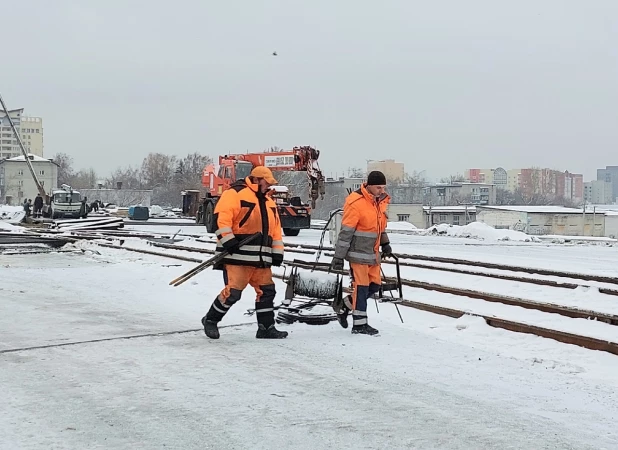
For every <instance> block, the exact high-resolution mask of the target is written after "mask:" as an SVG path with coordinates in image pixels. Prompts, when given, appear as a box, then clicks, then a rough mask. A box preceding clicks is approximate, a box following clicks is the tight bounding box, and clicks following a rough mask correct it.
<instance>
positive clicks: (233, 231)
mask: <svg viewBox="0 0 618 450" xmlns="http://www.w3.org/2000/svg"><path fill="white" fill-rule="evenodd" d="M273 184H277V180H275V178H274V177H273V174H272V172H271V171H270V169H268V168H267V167H264V166H258V167H255V168H254V169H253V170H252V171H251V174H250V175H249V176H248V177H247V178H245V179H244V180H240V181H237V182H236V183H234V184H232V185H231V186H230V188H229V189H228V190H226V191H225V192H224V193H223V195H221V198H220V199H219V201H218V202H217V205H216V207H215V210H214V216H215V221H216V224H217V231H216V232H215V233H216V235H217V248H216V254H219V253H221V252H222V251H223V250H227V252H229V254H228V255H226V256H225V257H224V258H223V261H222V263H221V264H219V265H218V266H216V267H215V269H222V270H223V279H224V282H225V287H224V288H223V290H222V291H221V293H220V294H219V295H218V296H217V298H216V299H215V300H214V302H213V303H212V306H211V307H210V310H209V311H208V313H207V314H206V315H205V316H204V317H203V318H202V325H203V326H204V332H205V333H206V336H208V337H209V338H211V339H219V328H218V326H217V324H218V323H219V322H220V321H221V319H223V317H224V316H225V314H226V313H227V312H228V311H229V309H230V307H231V306H232V305H233V304H234V303H236V302H237V301H238V300H240V297H241V295H242V292H243V290H244V289H245V288H246V287H247V285H251V286H252V287H253V289H255V292H256V295H257V296H256V299H255V312H256V315H257V322H258V330H257V334H256V337H257V338H258V339H282V338H285V337H287V335H288V333H287V331H279V330H277V329H276V328H275V313H274V299H275V294H276V291H275V283H274V281H273V278H272V271H271V266H280V265H281V263H282V262H283V240H282V237H281V221H280V220H279V214H278V213H277V205H276V203H275V202H274V201H273V199H272V198H271V197H270V196H268V195H266V193H267V192H268V190H269V188H270V186H271V185H273ZM258 232H259V233H260V237H259V238H258V239H256V240H255V241H254V242H250V243H249V244H247V245H243V246H242V247H239V242H240V241H242V240H243V239H245V238H247V237H249V236H251V235H252V234H254V233H258Z"/></svg>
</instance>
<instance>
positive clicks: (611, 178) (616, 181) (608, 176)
mask: <svg viewBox="0 0 618 450" xmlns="http://www.w3.org/2000/svg"><path fill="white" fill-rule="evenodd" d="M597 180H598V181H608V182H610V183H612V199H616V198H618V166H605V169H597ZM612 203H613V202H612Z"/></svg>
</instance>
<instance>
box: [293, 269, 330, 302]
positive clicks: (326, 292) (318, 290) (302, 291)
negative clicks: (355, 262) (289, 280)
mask: <svg viewBox="0 0 618 450" xmlns="http://www.w3.org/2000/svg"><path fill="white" fill-rule="evenodd" d="M338 286H339V281H338V280H337V276H336V275H331V274H324V273H317V272H298V273H297V274H296V276H295V280H294V293H295V294H297V295H302V296H303V297H309V298H316V299H332V298H335V296H336V295H337V289H338Z"/></svg>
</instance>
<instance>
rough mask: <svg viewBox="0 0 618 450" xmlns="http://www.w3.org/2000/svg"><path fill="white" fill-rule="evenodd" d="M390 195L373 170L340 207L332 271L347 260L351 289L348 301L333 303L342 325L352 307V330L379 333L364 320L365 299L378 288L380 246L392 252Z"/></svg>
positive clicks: (362, 332) (339, 268)
mask: <svg viewBox="0 0 618 450" xmlns="http://www.w3.org/2000/svg"><path fill="white" fill-rule="evenodd" d="M389 201H390V197H389V196H388V194H387V193H386V177H385V176H384V174H383V173H382V172H379V171H373V172H370V173H369V175H368V176H367V182H366V183H364V184H363V185H362V186H361V188H360V189H358V190H357V191H354V192H352V193H351V194H350V195H349V196H348V197H347V198H346V201H345V204H344V206H343V218H342V220H341V230H340V232H339V237H338V239H337V245H336V246H335V256H334V257H333V260H332V262H331V269H332V270H339V271H341V270H343V260H344V259H347V260H348V262H349V263H350V272H351V276H352V284H353V287H354V291H353V293H352V299H351V304H350V305H346V304H345V302H344V304H343V305H333V307H334V308H335V311H336V312H337V318H338V320H339V323H340V324H341V326H342V327H343V328H347V327H348V319H347V316H348V312H349V310H350V309H351V310H352V321H353V326H352V333H354V334H368V335H375V334H378V330H376V329H375V328H373V327H371V326H369V324H368V323H367V299H368V298H369V297H370V296H372V295H373V294H375V293H377V292H378V291H379V290H380V286H381V284H382V277H381V272H380V263H381V257H380V251H379V250H380V247H382V254H383V255H389V254H391V252H392V249H391V246H390V242H389V239H388V235H387V234H386V225H387V221H388V219H387V216H386V208H387V207H388V203H389Z"/></svg>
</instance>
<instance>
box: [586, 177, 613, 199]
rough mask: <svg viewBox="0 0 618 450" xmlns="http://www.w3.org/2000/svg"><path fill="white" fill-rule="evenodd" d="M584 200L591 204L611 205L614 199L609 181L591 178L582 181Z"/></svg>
mask: <svg viewBox="0 0 618 450" xmlns="http://www.w3.org/2000/svg"><path fill="white" fill-rule="evenodd" d="M584 200H585V201H586V203H590V204H593V205H611V204H613V203H614V202H615V201H616V198H615V197H614V194H613V184H612V182H611V181H601V180H593V181H587V182H585V183H584Z"/></svg>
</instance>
